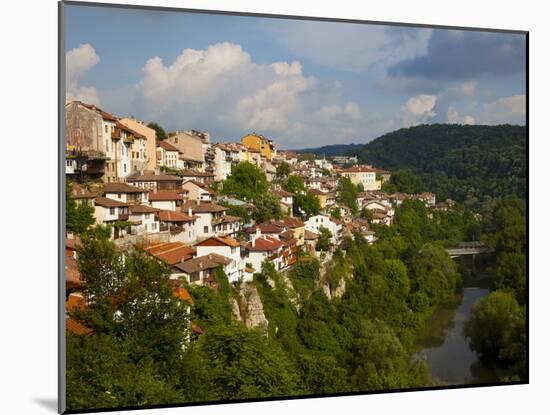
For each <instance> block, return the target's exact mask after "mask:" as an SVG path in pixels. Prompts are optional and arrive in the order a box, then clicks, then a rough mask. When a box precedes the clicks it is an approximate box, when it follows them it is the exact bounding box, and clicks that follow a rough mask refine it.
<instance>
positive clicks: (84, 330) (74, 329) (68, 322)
mask: <svg viewBox="0 0 550 415" xmlns="http://www.w3.org/2000/svg"><path fill="white" fill-rule="evenodd" d="M65 327H66V329H67V331H70V332H71V333H73V334H76V335H77V336H87V335H90V334H92V329H89V328H88V327H86V326H84V325H83V324H82V323H79V322H78V321H76V320H74V319H72V318H67V319H65Z"/></svg>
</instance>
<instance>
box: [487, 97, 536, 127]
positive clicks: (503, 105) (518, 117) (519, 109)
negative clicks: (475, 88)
mask: <svg viewBox="0 0 550 415" xmlns="http://www.w3.org/2000/svg"><path fill="white" fill-rule="evenodd" d="M526 110H527V102H526V99H525V95H513V96H509V97H502V98H499V99H497V100H496V101H493V102H489V103H487V104H484V105H483V108H482V110H481V114H480V115H479V124H489V125H495V124H520V125H525V121H526Z"/></svg>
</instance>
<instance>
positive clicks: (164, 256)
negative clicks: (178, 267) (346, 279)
mask: <svg viewBox="0 0 550 415" xmlns="http://www.w3.org/2000/svg"><path fill="white" fill-rule="evenodd" d="M144 250H145V251H146V252H148V253H149V254H151V255H152V256H154V257H155V258H157V259H160V260H162V261H164V262H166V263H167V264H169V265H174V264H177V263H178V262H181V261H185V260H188V259H191V258H193V256H194V255H195V253H196V252H197V251H196V249H195V248H193V247H191V246H188V245H185V244H184V243H183V242H166V243H158V244H151V245H149V246H146V247H145V248H144Z"/></svg>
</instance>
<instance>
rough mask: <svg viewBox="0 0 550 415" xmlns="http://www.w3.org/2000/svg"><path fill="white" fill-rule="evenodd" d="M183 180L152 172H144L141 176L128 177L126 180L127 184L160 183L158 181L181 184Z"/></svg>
mask: <svg viewBox="0 0 550 415" xmlns="http://www.w3.org/2000/svg"><path fill="white" fill-rule="evenodd" d="M182 180H183V179H182V178H181V177H178V176H176V175H174V174H166V173H160V174H155V172H152V171H145V172H143V174H139V175H135V176H129V177H127V178H126V181H128V182H160V181H178V182H181V181H182Z"/></svg>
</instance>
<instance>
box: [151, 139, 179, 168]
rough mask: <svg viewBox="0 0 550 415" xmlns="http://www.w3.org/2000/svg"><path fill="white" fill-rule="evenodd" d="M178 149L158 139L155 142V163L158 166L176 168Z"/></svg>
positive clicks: (177, 164) (177, 165)
mask: <svg viewBox="0 0 550 415" xmlns="http://www.w3.org/2000/svg"><path fill="white" fill-rule="evenodd" d="M179 154H180V151H179V150H178V149H177V148H176V147H174V146H173V145H172V144H170V143H167V142H165V141H160V142H159V143H158V144H157V163H158V165H159V166H164V167H169V168H171V169H177V168H178V167H181V166H179V164H180V162H179Z"/></svg>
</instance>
